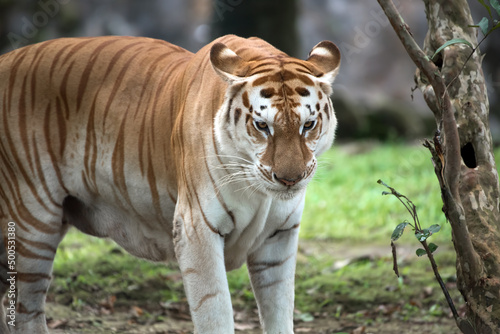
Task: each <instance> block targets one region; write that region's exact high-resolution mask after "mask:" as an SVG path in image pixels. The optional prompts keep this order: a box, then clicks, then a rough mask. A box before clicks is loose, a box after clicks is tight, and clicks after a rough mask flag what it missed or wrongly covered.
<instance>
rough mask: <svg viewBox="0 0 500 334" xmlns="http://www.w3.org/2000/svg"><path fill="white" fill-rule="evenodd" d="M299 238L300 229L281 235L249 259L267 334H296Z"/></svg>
mask: <svg viewBox="0 0 500 334" xmlns="http://www.w3.org/2000/svg"><path fill="white" fill-rule="evenodd" d="M298 235H299V228H298V225H296V226H295V227H293V228H291V229H289V230H285V231H279V232H277V233H276V235H274V236H273V237H271V238H269V239H267V240H266V242H265V243H264V244H263V245H262V246H261V247H260V248H259V249H258V250H257V251H255V252H254V253H252V254H250V255H249V256H248V260H247V266H248V272H249V274H250V279H251V282H252V288H253V291H254V294H255V298H256V299H257V305H258V307H259V317H260V321H261V323H262V326H263V328H264V333H266V334H275V333H280V334H290V333H293V308H294V278H295V261H296V257H297V244H298Z"/></svg>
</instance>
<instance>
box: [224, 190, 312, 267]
mask: <svg viewBox="0 0 500 334" xmlns="http://www.w3.org/2000/svg"><path fill="white" fill-rule="evenodd" d="M304 195H305V191H303V192H302V193H300V194H298V196H296V197H295V198H292V199H289V200H280V199H276V198H274V197H273V196H271V195H266V194H263V193H256V194H253V196H245V194H241V195H240V194H238V193H237V192H236V193H235V192H233V193H229V194H227V196H226V198H227V199H228V201H227V207H228V209H229V210H231V212H232V213H233V216H234V228H233V230H232V231H231V232H230V233H229V234H227V235H226V236H225V240H224V259H225V263H226V270H228V271H229V270H233V269H236V268H239V267H240V266H241V265H242V264H243V263H244V262H245V261H246V260H247V257H248V255H250V254H251V253H252V252H253V251H255V250H256V249H258V248H259V247H260V246H261V245H262V244H263V243H264V241H265V240H266V239H267V238H269V237H271V236H273V235H274V234H275V233H276V232H277V231H279V230H288V229H291V228H293V227H295V226H296V225H297V224H299V223H300V219H301V216H302V211H303V208H304ZM220 224H233V223H232V222H229V221H224V220H223V221H220Z"/></svg>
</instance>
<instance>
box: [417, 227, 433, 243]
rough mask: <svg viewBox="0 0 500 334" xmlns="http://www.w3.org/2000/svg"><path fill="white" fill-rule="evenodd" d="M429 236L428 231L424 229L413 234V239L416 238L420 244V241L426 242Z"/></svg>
mask: <svg viewBox="0 0 500 334" xmlns="http://www.w3.org/2000/svg"><path fill="white" fill-rule="evenodd" d="M431 234H432V233H431V232H430V231H429V229H428V228H424V229H423V230H421V231H417V232H415V238H417V240H418V241H420V242H422V241H425V240H427V238H428V237H430V236H431Z"/></svg>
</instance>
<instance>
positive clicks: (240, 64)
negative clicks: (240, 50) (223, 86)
mask: <svg viewBox="0 0 500 334" xmlns="http://www.w3.org/2000/svg"><path fill="white" fill-rule="evenodd" d="M210 62H211V63H212V66H213V67H214V69H215V72H217V74H218V75H219V76H220V77H221V78H222V79H224V80H225V81H227V82H229V83H232V82H233V81H235V80H238V79H241V78H242V77H245V74H246V73H247V71H248V63H247V62H246V61H245V60H243V59H242V58H241V57H240V56H238V55H237V54H236V53H235V52H234V51H233V50H231V49H230V48H228V47H227V46H226V45H224V44H222V43H215V44H214V45H212V48H211V49H210Z"/></svg>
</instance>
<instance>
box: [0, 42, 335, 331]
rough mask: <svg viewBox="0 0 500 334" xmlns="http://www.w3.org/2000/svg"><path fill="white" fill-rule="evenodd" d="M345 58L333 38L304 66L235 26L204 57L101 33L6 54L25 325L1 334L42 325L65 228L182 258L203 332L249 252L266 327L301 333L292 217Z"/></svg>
mask: <svg viewBox="0 0 500 334" xmlns="http://www.w3.org/2000/svg"><path fill="white" fill-rule="evenodd" d="M339 64H340V54H339V51H338V49H337V48H336V47H335V45H334V44H333V43H331V42H326V41H325V42H321V43H320V44H318V45H317V46H316V47H315V48H313V50H312V51H311V53H310V57H309V59H308V60H307V61H303V60H298V59H294V58H291V57H288V56H287V55H286V54H284V53H282V52H280V51H278V50H276V49H275V48H273V47H272V46H271V45H269V44H267V43H266V42H264V41H262V40H260V39H256V38H251V39H242V38H239V37H236V36H224V37H221V38H219V39H217V40H216V41H214V42H213V43H211V44H209V45H207V46H205V47H204V48H202V49H201V50H200V51H199V52H197V53H196V54H192V53H190V52H188V51H186V50H184V49H182V48H180V47H177V46H174V45H171V44H169V43H166V42H163V41H159V40H154V39H149V38H137V37H98V38H75V39H56V40H51V41H47V42H43V43H40V44H36V45H32V46H28V47H25V48H22V49H18V50H15V51H13V52H10V53H8V54H6V55H3V56H1V57H0V110H1V113H0V226H1V233H2V239H1V242H2V243H3V247H2V248H1V249H2V252H1V254H0V283H1V285H0V289H1V290H0V293H2V294H7V295H8V293H9V291H10V290H9V289H10V288H11V285H10V281H9V278H10V277H11V276H14V277H15V281H16V289H17V290H16V292H17V294H16V296H15V309H16V326H15V327H14V326H10V325H8V326H6V325H5V323H3V322H2V323H0V333H9V330H10V332H11V333H48V330H47V327H46V324H45V313H44V302H45V295H46V292H47V289H48V287H49V283H50V278H51V270H52V261H53V259H54V256H55V253H56V249H57V246H58V244H59V242H60V241H61V240H62V238H63V237H64V234H65V233H66V231H67V229H68V226H70V225H73V226H75V227H76V228H78V229H79V230H81V231H83V232H85V233H87V234H90V235H94V236H98V237H109V238H111V239H113V240H114V241H115V242H117V243H118V244H119V245H121V246H122V247H123V248H125V249H126V250H127V251H128V252H129V253H131V254H133V255H135V256H138V257H142V258H145V259H149V260H152V261H168V260H172V259H176V260H177V261H178V262H179V265H180V269H181V271H182V276H183V281H184V285H185V289H186V294H187V298H188V302H189V305H190V309H191V314H192V318H193V322H194V325H195V328H196V331H197V332H198V333H233V332H234V327H233V318H232V307H231V299H230V296H229V290H228V287H227V279H226V275H225V272H226V271H227V270H231V269H234V268H237V267H240V266H241V265H242V264H243V263H245V262H246V263H247V265H248V270H249V274H250V277H251V282H252V287H253V289H254V292H255V296H256V299H257V303H258V306H259V312H260V317H261V321H262V324H263V327H264V331H265V332H267V333H292V332H293V322H292V316H293V299H294V297H293V295H294V294H293V283H294V271H295V257H296V249H297V236H298V227H299V223H300V217H301V213H302V209H303V206H304V195H305V189H306V186H307V183H308V182H309V181H310V179H311V178H312V176H313V175H314V172H315V170H316V167H317V161H316V157H317V156H318V155H320V154H321V153H322V152H324V151H325V150H327V149H328V148H329V147H330V145H331V143H332V141H333V137H334V132H335V128H336V119H335V114H334V111H333V107H332V104H331V101H330V99H329V95H330V94H331V84H332V82H333V79H334V77H335V76H336V74H337V71H338V67H339ZM12 230H14V232H13V231H12ZM9 233H11V234H9ZM12 233H14V238H13V239H11V238H9V236H13V235H12ZM12 240H14V241H12ZM9 246H14V248H15V252H14V253H15V254H14V255H12V254H10V253H9ZM11 253H12V251H11ZM13 256H14V258H15V261H14V262H15V267H13V268H11V267H9V260H10V259H11V258H12V257H13ZM12 273H15V274H12ZM0 308H1V306H0ZM0 311H3V312H6V314H7V321H9V312H10V310H9V309H1V310H0Z"/></svg>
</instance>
